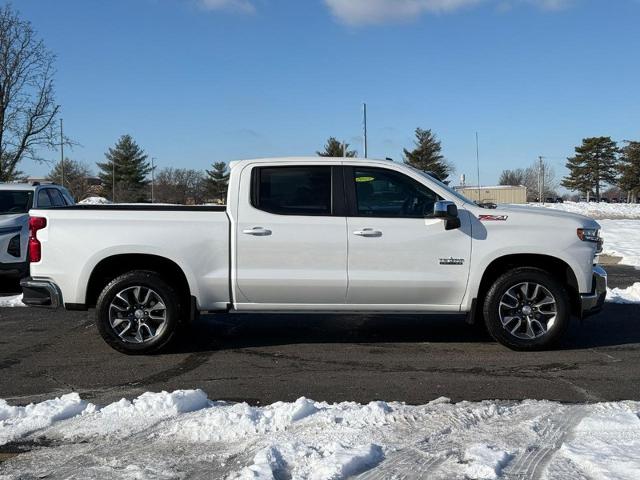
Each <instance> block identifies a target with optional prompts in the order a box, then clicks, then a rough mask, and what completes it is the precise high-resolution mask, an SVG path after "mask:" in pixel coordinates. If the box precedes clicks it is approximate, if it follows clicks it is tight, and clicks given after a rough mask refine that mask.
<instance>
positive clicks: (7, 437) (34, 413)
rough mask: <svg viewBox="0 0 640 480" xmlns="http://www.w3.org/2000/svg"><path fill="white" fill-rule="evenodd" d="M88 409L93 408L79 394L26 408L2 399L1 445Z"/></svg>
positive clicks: (0, 401) (0, 408)
mask: <svg viewBox="0 0 640 480" xmlns="http://www.w3.org/2000/svg"><path fill="white" fill-rule="evenodd" d="M88 408H89V409H90V408H93V406H92V405H91V404H88V403H87V402H85V401H83V400H80V396H79V395H78V394H77V393H69V394H68V395H63V396H62V397H59V398H54V399H53V400H46V401H44V402H42V403H36V404H30V405H27V406H26V407H13V406H11V405H9V404H8V403H7V402H6V401H5V400H1V399H0V445H4V444H5V443H8V442H10V441H12V440H15V439H17V438H20V437H23V436H24V435H27V434H29V433H31V432H34V431H37V430H41V429H43V428H46V427H49V426H51V424H53V423H54V422H58V421H60V420H65V419H67V418H71V417H75V416H76V415H79V414H81V413H83V412H84V411H85V410H86V409H88Z"/></svg>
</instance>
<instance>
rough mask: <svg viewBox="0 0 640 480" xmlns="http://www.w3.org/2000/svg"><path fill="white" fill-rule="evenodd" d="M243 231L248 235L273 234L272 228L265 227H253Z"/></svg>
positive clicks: (264, 235) (261, 235) (262, 235)
mask: <svg viewBox="0 0 640 480" xmlns="http://www.w3.org/2000/svg"><path fill="white" fill-rule="evenodd" d="M242 233H244V234H246V235H255V236H256V237H266V236H268V235H271V230H269V229H268V228H263V227H253V228H248V229H246V230H243V231H242Z"/></svg>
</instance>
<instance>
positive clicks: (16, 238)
mask: <svg viewBox="0 0 640 480" xmlns="http://www.w3.org/2000/svg"><path fill="white" fill-rule="evenodd" d="M74 204H75V202H74V201H73V197H72V196H71V195H70V194H69V192H68V191H67V189H66V188H64V187H61V186H60V185H55V184H49V183H42V184H40V183H39V182H33V183H1V184H0V276H1V277H2V278H7V277H9V278H15V279H19V278H22V277H25V276H27V275H28V274H29V259H28V244H29V210H31V209H32V208H52V207H65V206H68V205H74Z"/></svg>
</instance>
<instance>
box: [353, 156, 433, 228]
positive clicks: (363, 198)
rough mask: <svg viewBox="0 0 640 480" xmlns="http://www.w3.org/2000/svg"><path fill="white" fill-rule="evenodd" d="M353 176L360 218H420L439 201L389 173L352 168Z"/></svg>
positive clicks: (406, 179)
mask: <svg viewBox="0 0 640 480" xmlns="http://www.w3.org/2000/svg"><path fill="white" fill-rule="evenodd" d="M353 173H354V178H353V181H354V182H355V190H356V202H357V212H358V215H359V216H362V217H401V218H424V217H425V216H428V215H430V214H431V213H433V206H434V204H435V202H437V201H438V200H439V197H438V195H436V194H435V193H434V192H432V191H431V190H429V189H428V188H427V187H425V186H424V185H422V184H421V183H419V182H416V181H415V180H413V179H412V178H410V177H407V176H406V175H403V174H402V173H399V172H395V171H393V170H386V169H383V168H357V167H354V169H353Z"/></svg>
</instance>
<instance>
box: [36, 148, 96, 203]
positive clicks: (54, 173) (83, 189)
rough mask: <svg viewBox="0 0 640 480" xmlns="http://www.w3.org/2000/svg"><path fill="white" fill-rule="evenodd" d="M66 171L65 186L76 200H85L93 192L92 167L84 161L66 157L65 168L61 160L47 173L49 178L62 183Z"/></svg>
mask: <svg viewBox="0 0 640 480" xmlns="http://www.w3.org/2000/svg"><path fill="white" fill-rule="evenodd" d="M63 172H64V186H65V187H67V190H69V193H70V194H71V196H73V198H74V199H75V200H76V201H80V200H83V199H84V198H86V197H87V196H89V195H90V194H91V184H90V183H89V177H90V176H91V169H90V168H89V167H88V166H87V165H86V164H84V163H82V162H78V161H76V160H71V159H69V158H65V159H64V168H63V164H62V163H61V162H58V163H57V164H56V166H55V167H53V169H52V170H51V171H50V172H49V174H48V175H47V180H51V181H52V182H56V183H58V184H60V185H62V175H63Z"/></svg>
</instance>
